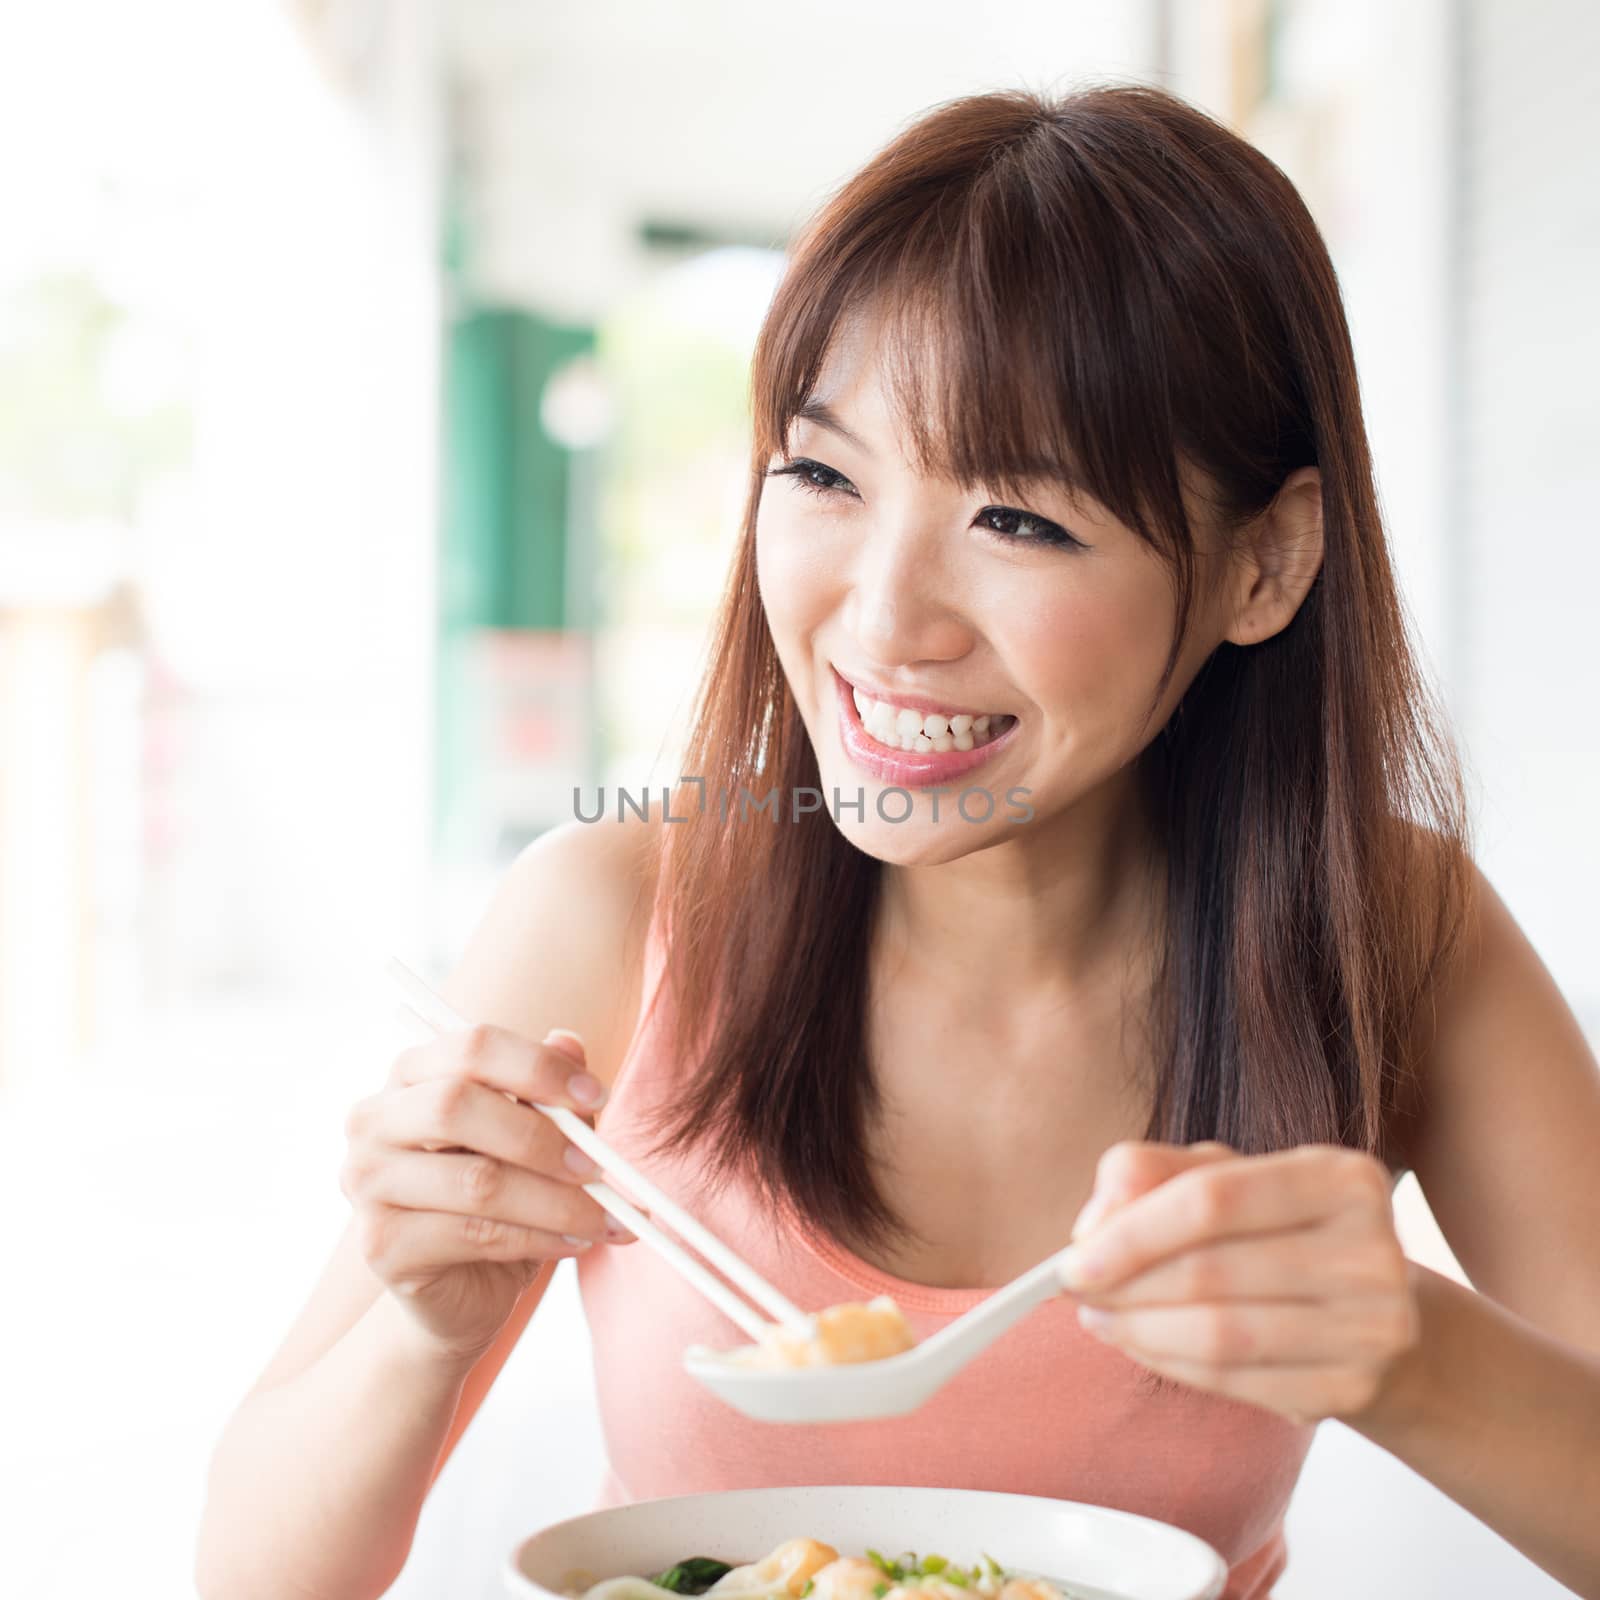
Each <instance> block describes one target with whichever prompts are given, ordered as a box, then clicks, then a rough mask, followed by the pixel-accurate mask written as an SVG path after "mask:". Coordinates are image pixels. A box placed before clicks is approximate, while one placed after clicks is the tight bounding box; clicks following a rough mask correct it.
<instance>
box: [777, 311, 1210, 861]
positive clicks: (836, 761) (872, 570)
mask: <svg viewBox="0 0 1600 1600" xmlns="http://www.w3.org/2000/svg"><path fill="white" fill-rule="evenodd" d="M869 341H870V335H868V334H864V333H862V332H860V331H857V332H855V333H853V334H852V333H850V332H849V331H848V330H847V331H846V332H845V333H843V334H842V335H841V338H840V340H839V341H837V342H836V344H835V347H834V351H833V353H832V355H831V357H830V359H829V362H828V363H827V365H826V367H825V370H824V372H823V373H822V375H821V377H820V378H819V381H818V384H817V387H816V396H817V397H818V398H819V399H820V400H821V401H822V402H823V403H824V405H825V406H826V408H827V410H828V412H829V413H830V414H831V416H832V417H833V418H834V419H836V420H837V421H838V422H840V423H842V424H843V426H844V427H845V428H847V429H848V430H849V431H850V432H851V433H852V434H854V435H856V442H852V441H850V440H847V439H845V438H844V437H842V436H841V435H840V434H839V433H838V432H836V431H834V430H833V429H831V428H830V427H828V426H826V425H825V424H824V423H823V422H819V421H816V420H813V419H811V418H802V419H799V420H797V421H796V423H795V424H794V427H793V430H792V432H791V435H790V440H789V456H788V457H787V459H786V458H784V457H783V456H778V457H776V458H774V459H773V460H772V461H771V462H769V463H768V464H767V465H768V469H769V472H774V471H775V472H778V473H780V474H781V475H779V476H769V478H768V479H767V481H766V482H765V484H764V485H763V493H762V497H761V504H760V508H759V512H758V516H757V525H756V555H757V570H758V576H759V583H760V590H761V596H762V601H763V604H764V606H765V608H766V613H767V619H768V622H769V625H770V627H771V631H772V637H773V639H774V641H775V643H776V646H777V651H778V655H779V658H780V660H781V661H782V664H783V669H784V672H785V674H786V675H787V677H788V680H789V684H790V687H791V689H792V691H793V693H794V695H795V698H796V700H797V702H798V705H799V708H800V712H801V715H802V717H803V718H804V720H805V724H806V728H807V731H808V732H809V734H810V736H811V741H812V744H813V747H814V748H815V751H816V756H817V764H818V768H819V770H820V773H821V788H822V793H823V805H824V806H825V807H826V809H828V811H829V813H830V815H833V816H834V817H835V820H836V825H837V826H838V827H839V828H840V830H841V831H842V832H844V833H845V834H846V835H847V836H848V837H849V838H850V839H851V840H852V842H854V843H855V844H857V845H858V846H859V847H860V848H861V849H863V850H865V851H867V852H868V853H869V854H871V855H873V856H876V857H878V858H879V859H881V860H885V861H892V862H898V863H912V862H923V863H931V862H937V861H946V860H952V859H955V858H956V857H958V856H963V855H966V854H968V853H969V852H970V851H973V850H977V849H981V848H984V847H986V846H988V845H991V844H995V843H997V842H1001V841H1003V840H1009V839H1016V838H1020V837H1022V836H1024V835H1031V836H1033V837H1038V836H1039V834H1038V833H1035V832H1034V830H1039V831H1040V832H1042V831H1044V830H1046V829H1047V828H1048V826H1049V823H1050V822H1051V820H1052V819H1054V818H1058V817H1060V816H1062V815H1063V814H1064V813H1065V812H1067V811H1068V810H1069V809H1070V808H1074V807H1076V806H1077V805H1078V804H1079V803H1080V802H1082V801H1083V800H1084V799H1085V797H1088V796H1090V795H1094V794H1097V793H1099V792H1100V791H1102V790H1103V789H1104V788H1105V786H1106V785H1108V784H1115V785H1117V786H1119V787H1121V786H1127V787H1128V788H1129V792H1130V793H1131V776H1132V773H1131V767H1130V763H1131V762H1132V761H1133V760H1134V758H1135V757H1136V756H1137V755H1138V754H1139V752H1140V751H1141V750H1142V749H1143V748H1144V747H1145V745H1146V744H1148V743H1149V741H1150V739H1152V738H1153V737H1154V736H1155V734H1156V733H1157V732H1158V731H1159V729H1160V728H1161V727H1162V725H1163V724H1164V722H1165V721H1166V719H1167V717H1168V716H1169V715H1170V713H1171V710H1172V707H1173V706H1175V705H1176V704H1177V702H1178V700H1179V698H1181V696H1182V694H1183V691H1184V689H1185V688H1186V687H1187V685H1188V684H1189V682H1190V681H1191V679H1192V678H1193V676H1194V674H1195V672H1196V671H1197V670H1198V668H1199V666H1200V664H1201V663H1202V662H1203V661H1204V660H1205V658H1206V656H1207V655H1208V654H1209V653H1210V651H1211V649H1212V648H1213V647H1214V646H1215V644H1216V643H1217V641H1218V639H1219V638H1220V637H1222V633H1221V629H1220V628H1219V627H1218V626H1217V624H1216V622H1215V620H1214V618H1213V616H1212V614H1211V605H1210V600H1209V595H1207V596H1203V597H1199V598H1197V609H1196V613H1195V616H1194V619H1193V625H1192V628H1191V637H1190V640H1189V643H1188V646H1187V648H1186V650H1185V652H1184V655H1183V657H1182V658H1181V659H1180V662H1179V664H1178V669H1177V671H1176V672H1175V674H1174V677H1173V681H1172V683H1171V684H1170V685H1169V686H1168V690H1167V694H1166V696H1165V698H1164V700H1163V702H1162V705H1161V706H1160V707H1159V708H1158V709H1157V711H1156V713H1155V714H1154V716H1152V717H1150V719H1149V721H1148V722H1146V716H1147V713H1148V712H1149V711H1150V704H1151V697H1152V695H1153V694H1154V692H1155V688H1156V684H1157V683H1158V681H1159V679H1160V675H1161V669H1162V666H1163V665H1164V663H1165V660H1166V654H1167V651H1168V650H1169V649H1170V648H1171V642H1172V637H1173V631H1174V628H1175V626H1176V616H1177V611H1176V601H1175V597H1174V592H1173V588H1172V581H1171V578H1170V576H1169V573H1168V570H1167V568H1166V567H1165V566H1164V564H1163V563H1162V561H1161V559H1160V558H1159V556H1158V555H1157V554H1156V553H1155V552H1154V551H1153V550H1152V549H1151V548H1150V547H1149V546H1148V545H1147V544H1145V543H1144V542H1143V541H1142V540H1141V539H1139V538H1138V536H1137V535H1136V534H1134V533H1133V532H1132V531H1130V530H1129V529H1128V528H1127V527H1125V526H1124V525H1123V524H1121V523H1119V522H1116V521H1113V520H1111V518H1110V517H1109V516H1108V514H1107V513H1106V511H1105V510H1104V508H1103V507H1100V506H1098V505H1097V504H1095V503H1093V502H1088V501H1082V500H1078V499H1074V498H1073V497H1072V496H1071V495H1070V494H1069V492H1068V491H1066V490H1065V489H1062V488H1057V487H1055V486H1053V485H1044V484H1041V485H1040V486H1039V488H1038V490H1037V492H1035V493H1033V494H1032V495H1031V496H1030V497H1029V498H1027V499H1026V500H1024V501H1022V502H1021V503H1020V504H1019V503H1017V502H1016V501H1015V500H1008V499H1002V498H999V497H998V496H997V495H995V494H992V493H988V492H983V491H982V490H980V491H979V492H975V493H966V494H964V493H962V491H961V490H960V489H959V487H957V486H956V485H954V484H952V483H949V482H945V481H941V480H936V479H930V478H924V477H921V476H919V475H918V474H917V473H916V472H915V471H914V469H913V468H912V466H911V465H910V464H909V463H908V462H907V461H906V459H905V458H904V457H903V456H902V455H901V453H900V449H899V441H898V440H897V439H896V437H895V433H894V431H893V426H892V422H891V413H890V411H889V408H888V401H887V396H886V395H885V393H884V391H883V389H882V388H881V386H880V378H879V369H878V366H877V364H876V362H875V360H874V354H873V350H872V348H871V345H870V342H869ZM803 464H809V465H804V466H803V470H804V476H801V475H799V473H798V472H783V470H782V469H784V468H785V467H786V466H790V465H793V466H795V467H797V468H799V467H801V466H802V465H803ZM808 483H809V485H810V487H808ZM1192 505H1193V503H1192V502H1191V515H1193V510H1192ZM1202 578H1203V572H1202ZM1203 587H1205V588H1206V589H1207V590H1208V591H1209V589H1210V588H1212V587H1214V586H1212V585H1206V584H1204V582H1203ZM849 685H856V686H858V687H860V688H861V689H863V690H865V692H866V695H867V699H868V703H867V705H866V712H865V715H866V719H867V720H866V721H865V723H863V721H862V715H863V713H862V710H861V705H860V703H859V702H857V700H856V697H855V694H854V692H853V691H852V689H851V688H850V687H849ZM875 689H876V690H881V691H883V694H882V698H885V699H888V700H891V701H894V700H901V701H904V700H910V701H912V702H913V703H914V706H913V708H912V710H911V712H910V714H907V710H906V708H905V707H904V706H901V707H898V708H896V709H895V710H894V711H893V712H892V714H890V715H889V716H888V718H887V720H885V718H886V714H885V713H884V712H882V711H877V712H874V710H873V708H872V704H871V702H872V701H874V700H877V699H878V698H880V697H879V696H876V695H873V693H872V691H873V690H875ZM922 707H931V708H932V709H933V712H934V721H933V722H932V723H931V724H930V723H927V722H926V721H925V722H924V725H923V730H922V737H921V741H920V742H921V744H922V745H925V746H927V747H928V748H927V749H925V750H924V749H920V748H917V749H912V750H906V749H903V748H900V745H901V743H902V742H903V741H908V740H909V741H910V742H911V743H912V744H913V745H916V744H917V743H918V741H917V737H916V734H915V733H914V732H913V731H912V727H911V725H912V723H913V722H914V721H915V719H916V713H917V708H922ZM950 713H959V714H963V715H970V716H974V717H976V718H981V717H983V716H987V717H988V718H989V719H990V721H989V724H988V730H989V732H988V737H989V738H990V739H992V740H993V748H992V749H988V748H987V747H986V744H985V736H984V734H983V733H981V732H979V731H978V729H981V728H982V723H981V722H979V723H977V725H976V727H969V726H968V725H967V724H966V723H964V722H951V720H950V717H949V714H950ZM941 714H944V716H945V722H944V723H941V721H940V716H941ZM1007 719H1013V720H1011V721H1008V720H1007ZM930 730H931V731H930ZM996 730H1000V732H999V737H998V738H995V737H994V735H995V732H996ZM963 734H964V735H965V738H963V737H962V736H963ZM964 745H970V746H972V748H971V749H963V748H962V746H964ZM951 769H959V770H951ZM891 785H898V786H899V787H901V788H902V789H905V790H908V791H910V795H911V799H909V800H908V799H907V797H906V796H905V795H902V794H893V793H886V791H887V790H889V788H890V787H891ZM931 785H938V786H940V787H941V788H943V789H944V790H945V791H946V792H945V793H942V794H939V795H937V796H935V795H934V794H933V793H932V792H930V787H929V786H931ZM1017 791H1022V792H1020V793H1018V792H1017ZM963 792H965V795H964V797H963ZM880 797H881V799H882V807H881V809H880V805H879V801H880ZM1100 797H1101V799H1102V800H1104V799H1106V798H1108V796H1106V795H1104V794H1101V796H1100ZM784 800H785V804H786V805H787V804H788V803H789V802H788V797H784ZM858 801H859V802H860V804H859V805H858V804H857V802H858ZM935 804H937V808H938V812H937V820H935V812H934V808H935ZM1029 807H1031V808H1032V812H1033V816H1032V819H1031V820H1027V821H1024V820H1020V819H1021V818H1023V817H1025V816H1026V815H1027V809H1028V808H1029ZM902 817H904V820H896V819H900V818H902Z"/></svg>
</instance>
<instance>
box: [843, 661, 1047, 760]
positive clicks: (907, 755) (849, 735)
mask: <svg viewBox="0 0 1600 1600" xmlns="http://www.w3.org/2000/svg"><path fill="white" fill-rule="evenodd" d="M832 670H833V683H834V689H835V690H836V692H837V694H838V697H839V738H840V742H841V743H842V744H843V745H844V749H845V754H846V755H847V756H849V757H850V759H851V760H852V761H854V762H855V764H856V765H857V766H858V767H864V768H865V769H866V770H867V771H868V772H870V773H871V774H872V775H873V777H875V778H877V779H879V780H880V781H881V782H883V783H886V784H894V785H897V786H898V787H899V788H902V789H926V788H930V787H932V786H933V785H934V784H940V783H951V782H953V781H954V780H955V779H957V778H962V777H965V776H966V775H967V773H969V772H971V771H972V770H973V769H974V768H975V767H981V766H982V765H983V764H984V762H986V761H987V760H988V759H989V758H990V757H991V756H992V755H994V754H995V752H996V751H998V750H1000V749H1002V748H1004V746H1006V745H1007V744H1009V743H1010V742H1011V736H1012V735H1013V734H1014V733H1015V732H1016V731H1017V729H1018V728H1020V727H1021V726H1022V724H1021V722H1020V721H1018V722H1013V723H1012V724H1011V726H1010V727H1009V728H1007V729H1006V731H1005V732H1004V733H1002V734H1001V735H1000V737H999V738H997V739H991V740H990V741H989V742H988V743H987V744H984V745H979V746H978V747H977V748H976V749H974V750H945V751H939V750H928V751H924V752H923V753H922V754H920V755H918V754H913V753H912V752H911V751H909V750H890V749H888V748H887V747H886V746H884V745H881V744H879V743H878V742H877V741H876V740H875V739H873V738H872V737H871V735H870V734H868V732H867V730H866V729H865V728H863V727H862V726H861V717H860V715H859V714H858V712H857V711H856V702H855V696H854V694H853V693H852V688H853V685H852V684H851V683H850V681H849V679H848V678H845V677H843V676H842V675H841V674H840V673H839V671H838V669H837V668H834V669H832ZM861 692H862V693H863V694H870V693H871V691H870V690H869V689H866V688H863V689H862V691H861ZM902 703H905V704H908V705H909V707H910V709H911V710H913V711H919V710H928V711H939V710H943V709H944V708H943V707H942V706H935V705H931V704H930V705H926V706H923V705H919V704H918V702H917V701H915V700H910V701H905V702H902Z"/></svg>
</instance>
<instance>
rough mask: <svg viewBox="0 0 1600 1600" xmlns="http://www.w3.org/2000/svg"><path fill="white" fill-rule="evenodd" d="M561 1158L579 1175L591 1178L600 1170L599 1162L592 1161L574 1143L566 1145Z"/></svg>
mask: <svg viewBox="0 0 1600 1600" xmlns="http://www.w3.org/2000/svg"><path fill="white" fill-rule="evenodd" d="M561 1159H562V1160H563V1161H564V1162H565V1163H566V1164H567V1166H568V1167H570V1168H571V1169H572V1171H574V1172H576V1173H577V1174H578V1175H579V1176H580V1177H584V1178H592V1177H593V1176H594V1175H595V1173H597V1172H598V1171H599V1170H600V1164H599V1163H598V1162H597V1161H592V1160H591V1159H590V1158H589V1157H588V1156H586V1155H585V1154H584V1153H583V1151H581V1150H580V1149H579V1148H578V1147H577V1145H575V1144H569V1145H568V1146H567V1148H566V1151H565V1152H564V1153H563V1155H562V1157H561Z"/></svg>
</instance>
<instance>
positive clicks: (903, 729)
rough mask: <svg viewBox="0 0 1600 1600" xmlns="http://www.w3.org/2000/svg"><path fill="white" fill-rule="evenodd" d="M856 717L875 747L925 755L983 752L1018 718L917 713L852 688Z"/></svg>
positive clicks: (997, 714)
mask: <svg viewBox="0 0 1600 1600" xmlns="http://www.w3.org/2000/svg"><path fill="white" fill-rule="evenodd" d="M850 694H851V697H852V698H853V699H854V701H855V706H856V715H857V716H858V717H860V719H861V727H862V729H863V731H864V732H865V733H866V735H867V737H868V738H869V739H871V740H872V742H873V743H874V744H879V745H882V746H883V748H884V749H886V750H898V751H901V752H903V753H906V754H912V755H924V754H928V753H931V752H938V753H940V754H944V753H945V752H948V751H951V750H981V749H982V748H983V746H984V745H986V744H992V743H993V742H994V741H995V740H996V739H998V738H999V737H1000V736H1001V735H1002V734H1003V733H1005V732H1006V731H1007V730H1008V729H1009V728H1010V727H1011V726H1012V724H1013V723H1015V722H1016V720H1017V719H1016V718H1015V717H1014V716H1012V715H1010V714H1009V713H1008V712H985V713H983V714H982V715H979V716H970V715H968V714H967V713H966V712H961V711H958V712H953V713H946V712H942V711H926V712H925V711H915V710H912V709H911V708H909V707H906V706H897V705H894V704H893V703H892V702H890V701H888V700H874V699H873V698H872V696H871V695H869V694H866V693H864V692H863V691H862V690H860V689H857V688H855V687H853V686H852V687H851V690H850Z"/></svg>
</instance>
